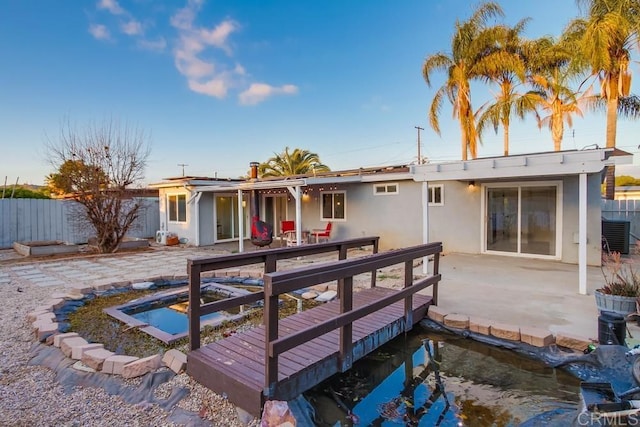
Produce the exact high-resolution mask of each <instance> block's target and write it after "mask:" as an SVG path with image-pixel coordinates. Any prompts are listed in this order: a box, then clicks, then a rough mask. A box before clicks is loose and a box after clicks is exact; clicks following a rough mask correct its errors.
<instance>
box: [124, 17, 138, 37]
mask: <svg viewBox="0 0 640 427" xmlns="http://www.w3.org/2000/svg"><path fill="white" fill-rule="evenodd" d="M120 28H121V29H122V32H123V33H125V34H127V35H129V36H138V35H141V34H142V33H143V31H142V24H141V23H140V22H138V21H136V20H135V19H131V20H129V21H127V22H124V23H122V24H121V25H120Z"/></svg>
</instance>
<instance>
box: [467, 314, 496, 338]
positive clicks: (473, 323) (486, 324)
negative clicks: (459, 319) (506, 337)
mask: <svg viewBox="0 0 640 427" xmlns="http://www.w3.org/2000/svg"><path fill="white" fill-rule="evenodd" d="M469 330H470V331H471V332H475V333H477V334H482V335H491V320H489V319H485V318H483V317H473V316H472V317H470V318H469Z"/></svg>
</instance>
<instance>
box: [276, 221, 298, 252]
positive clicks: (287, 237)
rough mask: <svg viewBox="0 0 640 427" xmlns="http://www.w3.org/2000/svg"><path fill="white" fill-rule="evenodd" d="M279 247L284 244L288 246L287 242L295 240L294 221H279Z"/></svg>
mask: <svg viewBox="0 0 640 427" xmlns="http://www.w3.org/2000/svg"><path fill="white" fill-rule="evenodd" d="M279 236H280V246H282V245H283V244H284V243H285V242H287V246H289V242H291V241H295V240H296V223H295V221H288V220H286V221H280V234H279Z"/></svg>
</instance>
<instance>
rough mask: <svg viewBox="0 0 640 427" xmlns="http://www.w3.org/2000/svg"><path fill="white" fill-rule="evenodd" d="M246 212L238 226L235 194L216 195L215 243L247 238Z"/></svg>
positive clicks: (247, 219) (247, 222)
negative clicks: (241, 237) (240, 237)
mask: <svg viewBox="0 0 640 427" xmlns="http://www.w3.org/2000/svg"><path fill="white" fill-rule="evenodd" d="M248 215H249V214H248V211H247V210H245V212H244V220H243V223H242V224H238V196H237V195H236V194H216V196H215V209H214V224H215V225H216V241H218V242H219V241H230V240H238V237H239V236H240V235H242V236H243V238H246V237H247V230H248V224H249V216H248Z"/></svg>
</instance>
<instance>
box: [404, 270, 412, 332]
mask: <svg viewBox="0 0 640 427" xmlns="http://www.w3.org/2000/svg"><path fill="white" fill-rule="evenodd" d="M412 284H413V260H409V261H405V263H404V287H405V288H408V287H410V286H411V285H412ZM411 328H413V294H409V295H408V296H407V297H406V298H405V299H404V331H405V332H408V331H410V330H411Z"/></svg>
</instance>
